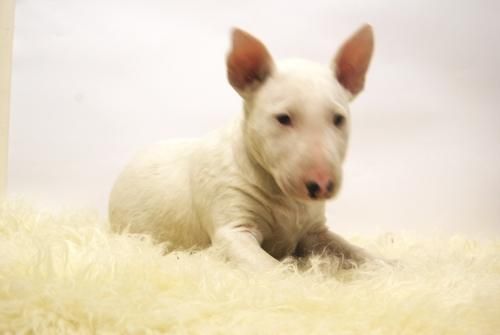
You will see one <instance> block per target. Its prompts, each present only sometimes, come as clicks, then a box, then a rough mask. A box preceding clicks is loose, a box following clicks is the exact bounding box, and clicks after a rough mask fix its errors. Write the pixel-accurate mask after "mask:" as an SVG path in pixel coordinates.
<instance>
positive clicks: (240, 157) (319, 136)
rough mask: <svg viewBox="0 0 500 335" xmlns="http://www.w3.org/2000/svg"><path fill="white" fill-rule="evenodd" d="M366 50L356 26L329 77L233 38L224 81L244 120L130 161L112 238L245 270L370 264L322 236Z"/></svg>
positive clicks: (369, 38) (366, 38) (364, 35)
mask: <svg viewBox="0 0 500 335" xmlns="http://www.w3.org/2000/svg"><path fill="white" fill-rule="evenodd" d="M373 44H374V42H373V32H372V29H371V27H370V26H369V25H364V26H362V27H361V28H360V29H359V30H358V31H357V32H355V33H354V34H353V35H352V36H351V37H350V38H349V39H348V40H347V41H346V42H345V43H344V44H343V45H342V46H341V48H340V50H339V51H338V53H337V54H336V56H335V57H334V58H333V60H332V62H331V64H330V66H323V65H320V64H316V63H313V62H309V61H306V60H286V61H282V62H275V61H274V60H273V58H272V57H271V54H270V53H269V51H268V50H267V48H266V47H265V46H264V44H263V43H262V42H261V41H259V40H258V39H256V38H255V37H253V36H251V35H250V34H249V33H247V32H245V31H243V30H240V29H234V30H233V31H232V48H231V50H230V52H229V53H228V56H227V77H228V80H229V83H230V84H231V85H232V87H233V88H234V89H235V90H236V92H238V94H239V95H240V96H241V97H242V98H243V113H242V114H243V115H242V116H241V118H239V119H238V121H237V122H235V123H233V124H231V125H230V126H228V127H226V128H225V129H223V130H221V131H218V132H216V133H214V134H212V135H211V136H209V137H207V138H204V139H201V140H200V139H198V140H173V141H166V142H162V143H158V144H156V145H153V146H151V147H150V148H148V149H146V150H144V151H143V152H141V153H140V154H139V155H137V156H136V157H135V159H133V160H132V162H131V163H129V165H128V166H127V167H126V168H125V170H124V171H123V172H122V174H121V175H120V176H119V178H118V180H117V181H116V184H115V185H114V187H113V190H112V192H111V196H110V204H109V218H110V223H111V227H112V229H113V230H114V231H118V232H120V231H123V230H127V231H129V232H132V233H148V234H151V235H152V236H153V238H154V239H155V240H156V241H159V242H166V241H168V242H169V243H170V247H171V248H173V249H191V248H205V247H208V246H214V247H217V248H220V249H221V250H223V252H224V254H225V255H226V257H227V258H229V259H230V260H232V261H234V262H237V263H238V264H240V265H241V266H242V267H245V268H249V269H253V270H256V271H260V270H267V269H272V268H273V267H275V266H276V265H277V264H279V260H281V259H283V258H284V257H286V256H290V255H299V256H307V255H310V254H318V253H321V254H326V255H330V256H331V257H339V258H340V259H341V260H344V264H356V263H360V262H363V261H364V260H366V259H370V258H371V256H370V255H369V254H368V253H367V252H365V251H364V250H363V249H361V248H359V247H356V246H353V245H351V244H350V243H348V242H347V241H346V240H344V239H343V238H341V237H340V236H338V235H337V234H335V233H334V232H332V231H331V230H330V229H329V228H328V226H327V224H326V218H325V202H326V201H327V200H328V199H331V198H333V197H334V196H335V195H336V194H337V193H338V191H339V189H340V187H341V184H342V163H343V161H344V157H345V153H346V147H347V143H348V137H349V128H350V116H349V107H348V103H349V102H350V101H351V100H352V99H353V98H354V97H355V96H356V95H357V94H358V93H360V92H361V90H362V89H363V86H364V82H365V74H366V72H367V70H368V66H369V64H370V59H371V56H372V52H373Z"/></svg>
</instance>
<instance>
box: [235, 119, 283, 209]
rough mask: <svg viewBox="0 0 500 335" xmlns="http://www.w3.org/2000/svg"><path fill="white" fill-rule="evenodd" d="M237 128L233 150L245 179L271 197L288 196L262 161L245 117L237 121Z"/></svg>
mask: <svg viewBox="0 0 500 335" xmlns="http://www.w3.org/2000/svg"><path fill="white" fill-rule="evenodd" d="M236 130H237V131H236V132H235V134H236V137H235V141H234V143H233V151H234V155H235V159H236V162H237V164H238V166H239V168H240V170H241V173H242V175H243V176H244V177H245V179H247V181H248V182H249V183H251V184H252V185H253V186H255V187H257V188H259V189H260V190H261V191H262V192H264V193H265V194H267V195H268V196H269V197H272V198H277V199H283V198H288V197H287V196H286V195H285V194H284V193H283V191H282V190H281V189H280V187H279V186H278V184H277V183H276V181H275V179H274V177H273V176H272V174H271V173H270V172H269V171H268V170H267V169H266V167H265V164H264V162H262V159H261V158H260V157H259V155H258V152H257V151H256V150H255V145H254V144H253V143H252V142H251V140H250V137H249V136H248V135H247V129H246V125H245V121H244V118H242V119H241V120H239V121H237V124H236Z"/></svg>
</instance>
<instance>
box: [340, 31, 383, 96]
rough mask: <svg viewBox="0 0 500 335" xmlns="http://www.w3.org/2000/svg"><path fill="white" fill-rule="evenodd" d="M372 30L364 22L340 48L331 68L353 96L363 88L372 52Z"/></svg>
mask: <svg viewBox="0 0 500 335" xmlns="http://www.w3.org/2000/svg"><path fill="white" fill-rule="evenodd" d="M373 44H374V43H373V30H372V27H371V26H369V25H367V24H365V25H364V26H362V27H361V28H360V29H359V30H358V31H356V32H355V33H354V34H353V35H352V36H351V37H350V38H349V39H348V40H347V41H346V42H345V43H344V44H343V45H342V47H341V48H340V50H339V51H338V53H337V55H336V56H335V58H334V60H333V63H332V68H333V71H334V73H335V76H336V78H337V80H338V81H339V83H340V84H342V86H344V87H345V88H346V89H347V90H348V91H349V92H350V93H351V94H352V95H353V97H354V96H356V95H357V94H358V93H359V92H361V91H362V90H363V87H364V85H365V75H366V72H367V71H368V67H369V65H370V59H371V57H372V53H373Z"/></svg>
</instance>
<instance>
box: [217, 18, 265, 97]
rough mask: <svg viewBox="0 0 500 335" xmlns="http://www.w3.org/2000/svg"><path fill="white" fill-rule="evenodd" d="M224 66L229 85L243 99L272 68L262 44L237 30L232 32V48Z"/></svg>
mask: <svg viewBox="0 0 500 335" xmlns="http://www.w3.org/2000/svg"><path fill="white" fill-rule="evenodd" d="M226 65H227V78H228V79H229V83H231V85H232V86H233V87H234V89H235V90H236V91H237V92H238V93H239V94H240V95H241V96H242V97H243V98H246V97H248V95H249V94H251V93H253V92H254V91H255V90H256V89H257V88H258V87H259V86H260V85H261V84H262V83H263V82H264V81H265V80H266V79H267V77H268V76H269V75H270V74H271V72H272V70H273V67H274V63H273V60H272V57H271V55H270V54H269V52H268V51H267V49H266V47H265V46H264V44H263V43H262V42H261V41H259V40H258V39H256V38H255V37H253V36H252V35H250V34H249V33H247V32H245V31H243V30H241V29H238V28H234V29H233V31H232V47H231V51H230V52H229V54H228V55H227V60H226Z"/></svg>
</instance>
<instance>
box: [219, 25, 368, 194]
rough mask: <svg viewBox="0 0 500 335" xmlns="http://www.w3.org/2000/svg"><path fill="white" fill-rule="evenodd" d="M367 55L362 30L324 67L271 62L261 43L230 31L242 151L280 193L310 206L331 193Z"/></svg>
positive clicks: (337, 179) (230, 68)
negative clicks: (241, 112) (351, 104)
mask: <svg viewBox="0 0 500 335" xmlns="http://www.w3.org/2000/svg"><path fill="white" fill-rule="evenodd" d="M372 52H373V32H372V29H371V27H370V26H368V25H365V26H363V27H361V28H360V29H359V30H358V31H357V32H356V33H354V34H353V36H351V37H350V38H349V39H348V40H347V41H346V42H345V43H344V44H343V45H342V47H341V48H340V50H339V51H338V53H337V55H336V56H335V57H334V59H333V60H332V63H331V65H330V66H322V65H319V64H316V63H312V62H308V61H304V60H289V61H284V62H279V63H275V62H274V61H273V59H272V57H271V55H270V53H269V52H268V50H267V48H266V47H265V46H264V44H263V43H262V42H260V41H259V40H258V39H256V38H255V37H253V36H251V35H250V34H248V33H246V32H244V31H242V30H240V29H234V30H233V33H232V49H231V51H230V52H229V54H228V57H227V75H228V79H229V82H230V83H231V85H232V86H233V87H234V89H235V90H236V91H237V92H238V93H239V94H240V95H241V96H242V97H243V99H244V102H245V122H244V125H243V127H244V133H245V140H246V142H247V148H248V150H249V151H250V152H251V155H252V156H253V157H254V158H255V159H256V160H257V162H258V163H259V164H260V165H261V166H262V167H263V168H264V169H265V170H267V171H268V172H269V173H270V174H271V175H272V176H273V178H274V179H275V181H276V183H277V185H278V186H279V187H280V188H281V190H282V191H283V192H284V193H285V194H287V195H289V196H291V197H294V198H297V199H304V200H305V199H307V200H310V199H328V198H331V197H333V196H334V195H335V194H336V193H337V192H338V190H339V188H340V185H341V182H342V162H343V161H344V157H345V152H346V147H347V142H348V136H349V123H350V117H349V108H348V103H349V101H351V100H352V99H353V98H354V97H355V96H356V95H357V94H358V93H359V92H361V90H362V89H363V86H364V82H365V74H366V72H367V70H368V66H369V63H370V58H371V55H372Z"/></svg>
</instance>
